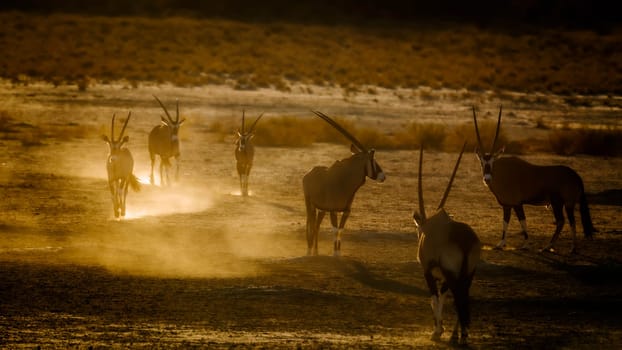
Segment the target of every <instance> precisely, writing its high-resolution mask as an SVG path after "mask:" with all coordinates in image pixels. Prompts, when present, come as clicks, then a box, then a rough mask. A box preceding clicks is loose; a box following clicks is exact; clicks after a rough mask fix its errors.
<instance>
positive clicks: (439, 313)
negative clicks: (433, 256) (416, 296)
mask: <svg viewBox="0 0 622 350" xmlns="http://www.w3.org/2000/svg"><path fill="white" fill-rule="evenodd" d="M424 277H425V281H426V284H427V285H428V289H429V290H430V294H431V297H430V306H431V307H432V314H433V315H434V332H433V333H432V338H431V339H432V340H435V341H436V340H440V339H441V335H442V334H443V331H444V329H443V320H442V318H443V304H444V302H445V297H446V296H447V290H448V288H447V286H446V285H445V284H444V283H443V285H442V286H441V289H440V291H439V289H438V286H437V280H436V278H434V276H433V273H432V271H430V272H426V273H424Z"/></svg>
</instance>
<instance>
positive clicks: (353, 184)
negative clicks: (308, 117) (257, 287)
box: [302, 111, 385, 256]
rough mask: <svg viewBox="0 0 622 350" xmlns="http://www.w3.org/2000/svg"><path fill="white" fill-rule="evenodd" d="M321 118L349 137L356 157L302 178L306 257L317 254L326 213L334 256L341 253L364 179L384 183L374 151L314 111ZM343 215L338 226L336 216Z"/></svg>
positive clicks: (323, 167)
mask: <svg viewBox="0 0 622 350" xmlns="http://www.w3.org/2000/svg"><path fill="white" fill-rule="evenodd" d="M313 113H315V114H316V115H317V116H318V117H320V118H322V119H323V120H324V121H326V122H327V123H328V124H330V125H332V126H333V127H334V128H335V129H337V131H339V132H340V133H341V134H343V135H344V136H345V137H346V138H348V139H349V140H350V141H351V142H352V145H351V147H350V149H351V150H352V153H353V155H352V156H350V157H348V158H346V159H342V160H340V161H336V162H335V163H334V164H333V165H332V166H330V167H325V166H316V167H314V168H313V169H311V171H309V172H308V173H307V174H306V175H305V176H304V178H303V179H302V187H303V191H304V196H305V206H306V208H307V248H308V250H307V254H308V255H311V254H313V255H317V243H318V232H319V228H320V224H321V223H322V220H323V219H324V215H325V214H326V212H329V213H330V219H331V224H332V227H333V232H334V233H335V240H334V243H333V246H334V251H333V254H334V255H335V256H339V255H340V254H341V234H342V232H343V228H344V226H345V224H346V220H347V219H348V216H349V215H350V207H351V206H352V201H353V200H354V195H355V194H356V191H358V189H359V188H360V187H361V186H362V185H363V184H364V183H365V178H366V177H369V178H370V179H372V180H376V181H378V182H383V181H384V180H385V176H384V172H383V171H382V168H381V167H380V165H378V163H377V162H376V160H375V159H374V152H375V151H374V150H373V149H369V150H368V149H367V148H365V147H364V146H363V145H362V144H361V143H360V142H359V141H358V140H357V139H356V138H355V137H354V136H352V135H351V134H350V133H349V132H347V131H346V130H345V129H344V128H343V127H342V126H341V125H339V124H337V123H336V122H335V121H334V120H332V119H331V118H329V117H328V116H326V115H324V114H323V113H321V112H317V111H313ZM338 212H342V213H343V214H342V216H341V221H340V222H339V226H338V227H337V213H338Z"/></svg>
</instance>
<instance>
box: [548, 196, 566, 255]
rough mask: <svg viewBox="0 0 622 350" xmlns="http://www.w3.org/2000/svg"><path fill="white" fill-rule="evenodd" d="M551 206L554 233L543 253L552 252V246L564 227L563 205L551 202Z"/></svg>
mask: <svg viewBox="0 0 622 350" xmlns="http://www.w3.org/2000/svg"><path fill="white" fill-rule="evenodd" d="M551 206H552V207H553V215H554V216H555V233H553V237H552V238H551V241H550V242H549V244H548V246H546V248H544V249H543V250H544V251H553V245H554V244H555V242H556V241H557V238H558V237H559V234H560V233H561V232H562V228H563V227H564V209H563V204H561V203H559V202H557V201H556V202H552V203H551Z"/></svg>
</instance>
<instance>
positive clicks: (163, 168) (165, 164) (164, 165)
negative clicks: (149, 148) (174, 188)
mask: <svg viewBox="0 0 622 350" xmlns="http://www.w3.org/2000/svg"><path fill="white" fill-rule="evenodd" d="M169 167H170V163H169V159H168V158H167V159H162V157H160V186H162V187H164V186H165V185H170V184H171V180H170V179H169V178H168V168H169ZM165 177H166V182H165V181H164V178H165Z"/></svg>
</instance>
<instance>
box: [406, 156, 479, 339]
mask: <svg viewBox="0 0 622 350" xmlns="http://www.w3.org/2000/svg"><path fill="white" fill-rule="evenodd" d="M462 151H463V152H464V147H463V149H462ZM422 157H423V147H421V151H420V153H419V180H418V188H419V212H415V214H414V215H413V218H414V220H415V223H416V224H417V227H418V229H419V234H420V236H419V249H418V252H417V257H418V260H419V262H420V263H421V267H422V268H423V276H424V278H425V281H426V284H427V286H428V289H429V291H430V294H431V301H430V304H431V306H432V312H433V313H434V333H433V334H432V339H434V340H439V339H440V337H441V334H442V333H443V325H442V313H443V303H444V301H445V297H446V295H447V291H451V293H452V295H453V297H454V305H455V308H456V313H457V314H458V319H457V321H456V325H455V327H454V330H453V334H452V337H451V339H452V341H458V329H460V338H459V342H460V343H461V344H465V343H466V341H467V337H468V327H469V324H470V321H471V317H470V306H469V289H470V287H471V283H472V281H473V276H474V275H475V268H476V265H477V263H478V262H479V259H480V252H481V242H480V240H479V238H478V237H477V235H476V234H475V231H473V229H472V228H471V227H470V226H469V225H467V224H465V223H462V222H457V221H454V220H452V219H451V218H450V217H449V215H448V214H447V212H446V211H445V209H444V208H443V206H444V203H445V200H446V199H447V196H448V194H449V190H450V189H451V184H452V182H453V179H454V177H455V175H456V171H457V170H458V165H459V164H460V159H461V158H462V152H461V153H460V157H459V158H458V161H457V162H456V166H455V167H454V172H453V174H452V176H451V179H450V181H449V184H448V185H447V189H446V190H445V194H444V196H443V199H442V200H441V203H440V204H439V206H438V209H437V212H436V213H435V214H434V215H432V216H431V217H429V218H427V217H426V215H425V205H424V203H423V190H422V185H421V177H422V175H421V173H422V169H421V168H422Z"/></svg>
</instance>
